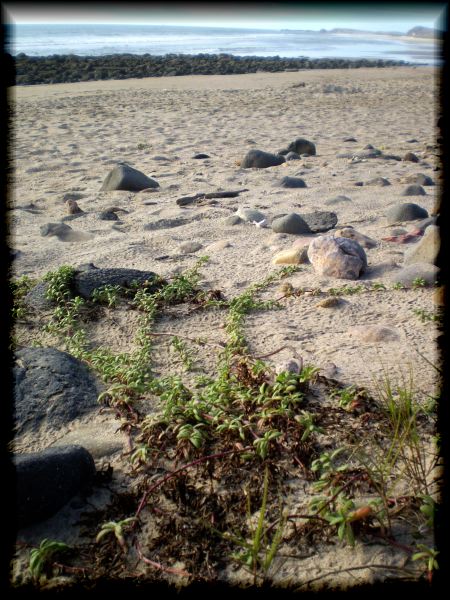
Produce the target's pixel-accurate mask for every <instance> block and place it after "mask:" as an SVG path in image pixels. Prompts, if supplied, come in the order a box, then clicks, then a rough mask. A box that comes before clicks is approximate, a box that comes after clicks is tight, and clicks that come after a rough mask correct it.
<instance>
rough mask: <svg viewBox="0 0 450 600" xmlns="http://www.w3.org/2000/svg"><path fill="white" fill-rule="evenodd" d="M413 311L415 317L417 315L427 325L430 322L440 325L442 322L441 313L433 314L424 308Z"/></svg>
mask: <svg viewBox="0 0 450 600" xmlns="http://www.w3.org/2000/svg"><path fill="white" fill-rule="evenodd" d="M412 311H413V313H414V314H415V315H417V316H418V317H419V319H420V320H421V321H422V323H427V322H429V321H434V322H438V323H440V322H442V314H441V313H432V312H430V311H428V310H425V309H423V308H413V309H412Z"/></svg>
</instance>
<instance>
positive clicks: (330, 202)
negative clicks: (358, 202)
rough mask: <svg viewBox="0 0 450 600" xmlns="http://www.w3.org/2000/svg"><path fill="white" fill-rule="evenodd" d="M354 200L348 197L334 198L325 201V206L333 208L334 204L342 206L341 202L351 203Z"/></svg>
mask: <svg viewBox="0 0 450 600" xmlns="http://www.w3.org/2000/svg"><path fill="white" fill-rule="evenodd" d="M351 201H352V199H351V198H349V197H348V196H335V197H334V198H330V199H329V200H325V204H328V205H329V206H332V205H334V204H341V202H351Z"/></svg>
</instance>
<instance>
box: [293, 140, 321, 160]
mask: <svg viewBox="0 0 450 600" xmlns="http://www.w3.org/2000/svg"><path fill="white" fill-rule="evenodd" d="M287 151H288V152H297V154H308V155H309V156H315V154H316V146H315V145H314V144H313V143H312V142H310V141H309V140H305V139H304V138H297V139H296V140H294V141H293V142H291V143H290V144H289V146H288V147H287Z"/></svg>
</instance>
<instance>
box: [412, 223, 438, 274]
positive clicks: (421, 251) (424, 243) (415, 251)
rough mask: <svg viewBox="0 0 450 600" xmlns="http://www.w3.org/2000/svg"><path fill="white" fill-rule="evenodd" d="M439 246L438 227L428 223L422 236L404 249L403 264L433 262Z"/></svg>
mask: <svg viewBox="0 0 450 600" xmlns="http://www.w3.org/2000/svg"><path fill="white" fill-rule="evenodd" d="M439 246H440V236H439V227H437V226H436V225H429V226H428V227H427V228H426V230H425V233H424V236H423V238H421V240H420V241H419V242H417V244H414V245H413V246H411V247H410V248H408V249H407V250H406V252H405V260H404V261H403V262H404V264H405V265H411V264H414V263H430V264H435V263H436V259H437V256H438V253H439Z"/></svg>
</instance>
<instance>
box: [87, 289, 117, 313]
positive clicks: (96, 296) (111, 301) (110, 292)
mask: <svg viewBox="0 0 450 600" xmlns="http://www.w3.org/2000/svg"><path fill="white" fill-rule="evenodd" d="M121 291H122V288H121V286H120V285H103V286H101V287H99V288H96V289H95V290H94V291H93V292H92V294H91V300H92V301H93V302H98V303H100V304H107V305H108V307H109V308H112V307H114V306H116V305H117V301H118V299H119V296H120V293H121Z"/></svg>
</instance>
